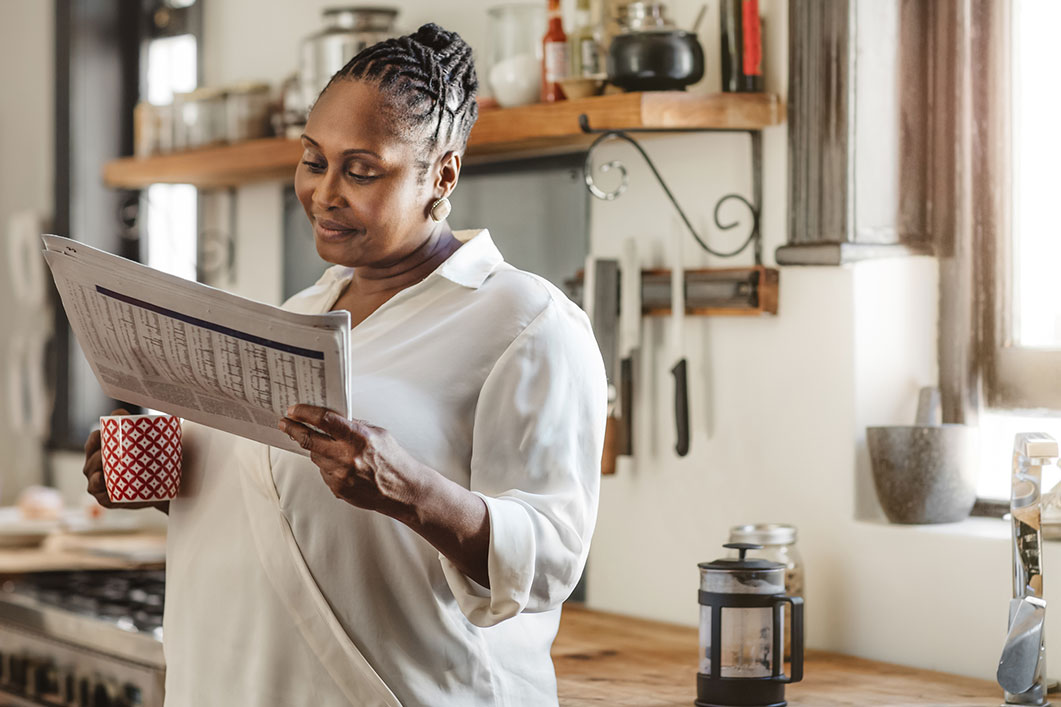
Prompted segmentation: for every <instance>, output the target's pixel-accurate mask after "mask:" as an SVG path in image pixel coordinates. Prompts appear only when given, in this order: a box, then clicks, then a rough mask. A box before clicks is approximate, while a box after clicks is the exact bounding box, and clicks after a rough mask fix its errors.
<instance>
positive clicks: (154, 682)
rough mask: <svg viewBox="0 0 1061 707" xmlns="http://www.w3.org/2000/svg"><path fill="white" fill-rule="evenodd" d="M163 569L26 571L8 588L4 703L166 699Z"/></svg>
mask: <svg viewBox="0 0 1061 707" xmlns="http://www.w3.org/2000/svg"><path fill="white" fill-rule="evenodd" d="M164 594H165V572H164V571H163V570H130V571H92V572H88V571H79V572H49V573H42V574H30V575H23V576H21V577H19V578H18V579H16V580H12V581H8V582H5V583H4V585H3V589H2V591H0V705H5V706H6V705H19V706H20V705H50V706H53V707H58V706H60V705H61V706H62V707H157V706H160V705H162V702H163V693H164V688H165V662H164V660H163V655H162V607H163V599H164Z"/></svg>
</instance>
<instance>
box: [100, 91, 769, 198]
mask: <svg viewBox="0 0 1061 707" xmlns="http://www.w3.org/2000/svg"><path fill="white" fill-rule="evenodd" d="M580 115H585V116H586V117H587V118H588V119H589V125H590V126H591V127H592V128H593V129H596V130H609V129H611V130H619V129H627V130H630V129H637V130H654V129H655V130H666V129H674V128H684V129H699V130H758V129H761V128H764V127H768V126H770V125H777V124H779V123H781V122H783V121H784V104H783V103H782V102H781V100H780V99H779V98H778V97H777V96H775V95H772V94H764V93H717V94H711V95H706V96H705V95H696V94H690V93H685V92H681V91H660V92H650V93H622V94H616V95H610V96H596V97H593V98H583V99H579V100H574V101H560V102H558V103H541V104H536V105H530V106H524V107H521V108H505V109H493V110H484V111H483V112H482V113H481V114H480V115H479V120H478V122H477V123H476V125H475V128H474V129H473V130H472V134H471V137H470V138H469V140H468V150H467V154H466V155H465V157H466V159H467V161H468V162H479V161H494V160H501V159H512V158H517V157H529V156H534V155H543V154H551V153H558V152H570V151H573V150H578V149H582V148H584V147H586V146H587V145H589V143H590V142H592V140H593V138H594V136H593V135H587V134H585V133H583V132H582V131H581V129H580V128H579V124H578V119H579V116H580ZM301 154H302V148H301V147H300V146H299V143H298V141H297V140H288V139H285V138H266V139H263V140H249V141H247V142H242V143H237V144H234V145H223V146H219V147H208V148H203V149H199V150H189V151H187V152H179V153H172V154H168V155H159V156H155V157H148V158H136V157H127V158H123V159H119V160H114V161H111V162H108V163H107V164H105V165H104V167H103V180H104V182H105V183H106V184H107V185H108V186H111V187H118V188H124V189H141V188H143V187H146V186H148V185H150V184H157V183H167V184H194V185H195V186H197V187H202V188H214V187H228V186H237V185H240V184H246V183H248V182H256V181H261V180H267V179H281V178H285V177H286V178H291V176H292V175H293V173H294V169H295V165H297V164H298V159H299V156H300V155H301Z"/></svg>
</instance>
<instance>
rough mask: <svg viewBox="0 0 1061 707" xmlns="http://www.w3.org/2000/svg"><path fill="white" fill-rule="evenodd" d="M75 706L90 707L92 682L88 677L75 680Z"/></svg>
mask: <svg viewBox="0 0 1061 707" xmlns="http://www.w3.org/2000/svg"><path fill="white" fill-rule="evenodd" d="M77 707H92V683H91V682H90V681H89V679H88V678H81V679H80V680H78V681H77Z"/></svg>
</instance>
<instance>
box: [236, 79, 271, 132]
mask: <svg viewBox="0 0 1061 707" xmlns="http://www.w3.org/2000/svg"><path fill="white" fill-rule="evenodd" d="M271 100H272V97H271V96H270V95H269V84H267V83H254V82H248V83H241V84H237V85H235V86H230V87H229V88H228V92H227V94H226V96H225V138H226V139H227V140H228V141H229V142H242V141H243V140H254V139H256V138H261V137H265V136H266V135H268V134H269V109H270V102H271Z"/></svg>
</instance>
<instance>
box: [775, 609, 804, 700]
mask: <svg viewBox="0 0 1061 707" xmlns="http://www.w3.org/2000/svg"><path fill="white" fill-rule="evenodd" d="M785 604H791V605H792V674H791V675H788V676H786V677H785V678H784V679H783V680H781V682H784V683H789V682H799V681H800V680H802V679H803V597H793V596H779V597H776V598H775V600H774V623H775V624H776V623H777V620H778V618H780V614H781V612H782V611H784V608H785ZM777 645H778V650H776V652H775V654H774V675H775V676H779V675H781V664H782V663H783V662H784V660H785V655H784V651H783V650H780V645H781V641H780V640H779V641H778V644H777Z"/></svg>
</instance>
